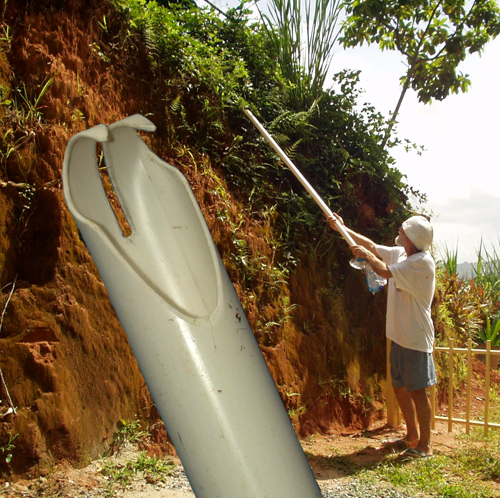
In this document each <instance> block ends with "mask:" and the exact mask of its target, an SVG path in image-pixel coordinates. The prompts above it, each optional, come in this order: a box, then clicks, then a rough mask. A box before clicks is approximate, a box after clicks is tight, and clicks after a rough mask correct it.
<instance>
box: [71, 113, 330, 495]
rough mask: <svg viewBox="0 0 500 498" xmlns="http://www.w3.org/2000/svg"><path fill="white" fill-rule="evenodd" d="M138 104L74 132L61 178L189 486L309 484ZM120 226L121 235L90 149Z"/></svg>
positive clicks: (207, 491)
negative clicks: (117, 207) (104, 174)
mask: <svg viewBox="0 0 500 498" xmlns="http://www.w3.org/2000/svg"><path fill="white" fill-rule="evenodd" d="M138 129H139V130H145V131H154V130H155V129H156V127H155V126H154V125H153V123H151V122H150V121H149V120H148V119H146V118H144V117H143V116H141V115H135V116H130V117H129V118H126V119H123V120H121V121H119V122H117V123H114V124H112V125H110V126H109V127H106V126H105V125H102V124H101V125H98V126H96V127H94V128H91V129H89V130H87V131H84V132H81V133H78V134H77V135H75V136H74V137H73V138H72V139H71V140H70V141H69V143H68V146H67V150H66V154H65V158H64V167H63V188H64V196H65V199H66V203H67V205H68V208H69V210H70V212H71V214H72V215H73V217H74V218H75V220H76V223H77V225H78V228H79V229H80V232H81V234H82V236H83V238H84V240H85V243H86V244H87V247H88V249H89V251H90V253H91V255H92V257H93V259H94V261H95V263H96V265H97V268H98V270H99V274H100V276H101V278H102V281H103V282H104V284H105V286H106V289H107V291H108V294H109V297H110V299H111V302H112V304H113V306H114V308H115V310H116V313H117V316H118V318H119V320H120V323H121V324H122V326H123V328H124V330H125V332H126V334H127V337H128V340H129V342H130V345H131V347H132V350H133V352H134V355H135V357H136V359H137V362H138V364H139V367H140V369H141V372H142V374H143V376H144V379H145V381H146V383H147V386H148V388H149V391H150V393H151V395H152V397H153V399H154V401H155V404H156V406H157V408H158V411H159V413H160V415H161V417H162V419H163V421H164V423H165V426H166V428H167V431H168V434H169V436H170V437H171V439H172V441H173V443H174V445H175V449H176V451H177V453H178V455H179V457H180V459H181V461H182V463H183V466H184V469H185V471H186V475H187V476H188V479H189V481H190V483H191V486H192V488H193V491H194V493H195V495H196V496H197V497H198V498H202V497H206V498H250V497H253V498H265V497H268V498H280V497H283V498H312V497H321V491H320V489H319V487H318V484H317V482H316V480H315V478H314V475H313V473H312V470H311V468H310V466H309V464H308V462H307V459H306V457H305V455H304V452H303V450H302V447H301V446H300V443H299V441H298V438H297V436H296V434H295V432H294V430H293V427H292V425H291V423H290V420H289V418H288V415H287V413H286V410H285V408H284V406H283V403H282V401H281V398H280V397H279V394H278V392H277V390H276V386H275V384H274V382H273V379H272V377H271V375H270V373H269V370H268V368H267V365H266V363H265V361H264V358H263V356H262V353H261V351H260V349H259V347H258V344H257V342H256V340H255V338H254V336H253V333H252V331H251V328H250V326H249V324H248V321H247V319H246V316H245V314H244V312H243V309H242V306H241V303H240V302H239V299H238V297H237V295H236V292H235V290H234V287H233V285H232V283H231V281H230V280H229V277H228V275H227V273H226V270H225V268H224V265H223V264H222V261H221V259H220V257H219V254H218V252H217V249H216V247H215V244H214V242H213V240H212V237H211V235H210V232H209V230H208V227H207V225H206V223H205V220H204V218H203V215H202V213H201V210H200V209H199V206H198V204H197V202H196V199H195V197H194V195H193V193H192V191H191V188H190V187H189V184H188V182H187V180H186V179H185V178H184V176H183V175H182V174H181V173H180V172H179V171H178V170H177V169H176V168H174V167H173V166H171V165H169V164H168V163H166V162H164V161H162V160H160V159H159V158H158V157H157V156H156V155H155V154H154V153H153V152H152V151H151V150H150V149H149V148H148V147H147V146H146V144H145V143H144V142H143V141H142V139H141V138H140V137H139V135H138V134H137V132H136V130H138ZM97 142H102V147H103V153H104V158H105V161H106V166H107V169H108V172H109V176H110V178H111V181H112V183H113V186H114V189H115V192H116V194H117V196H118V199H119V201H120V204H121V207H122V210H123V212H124V214H125V216H126V218H127V222H128V224H129V226H130V228H131V235H129V236H128V237H126V236H124V234H123V233H122V230H121V228H120V225H119V223H118V221H117V219H116V216H115V214H114V212H113V210H112V208H111V206H110V203H109V201H108V199H107V196H106V193H105V191H104V187H103V185H102V181H101V177H100V174H99V171H98V167H97V161H96V144H97Z"/></svg>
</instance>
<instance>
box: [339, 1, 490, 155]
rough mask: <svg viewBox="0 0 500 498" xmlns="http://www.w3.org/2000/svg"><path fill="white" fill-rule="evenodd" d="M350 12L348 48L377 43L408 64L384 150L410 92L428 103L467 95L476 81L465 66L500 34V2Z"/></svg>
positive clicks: (390, 5) (363, 7) (381, 5)
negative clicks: (461, 69) (461, 67)
mask: <svg viewBox="0 0 500 498" xmlns="http://www.w3.org/2000/svg"><path fill="white" fill-rule="evenodd" d="M346 12H347V20H346V22H345V24H344V34H343V36H342V38H341V39H340V41H341V42H342V43H343V44H344V46H345V47H355V46H358V45H362V44H363V43H364V42H367V43H368V44H373V43H376V44H377V45H378V46H379V47H380V49H382V50H397V51H399V52H400V53H401V54H402V55H403V56H404V58H405V60H406V72H405V74H404V75H403V76H402V77H401V82H402V91H401V95H400V97H399V100H398V102H397V105H396V108H395V110H394V112H393V114H392V120H391V123H390V125H389V127H388V129H387V132H386V135H385V137H384V140H383V143H382V146H383V147H385V145H386V143H387V140H388V139H389V137H390V134H391V132H392V128H393V126H394V123H395V121H396V118H397V115H398V113H399V110H400V108H401V104H402V102H403V99H404V97H405V95H406V92H407V91H408V89H409V88H410V87H411V88H413V89H414V90H415V91H416V92H417V95H418V99H419V101H420V102H423V103H428V102H431V101H432V99H436V100H443V99H445V98H446V97H447V96H448V95H449V94H450V93H458V92H460V91H462V92H466V91H467V89H468V87H469V84H470V80H469V78H468V75H464V74H462V73H461V72H459V71H458V66H459V64H460V63H461V62H462V61H464V60H465V58H466V56H467V54H473V53H476V52H479V53H480V52H481V51H482V50H483V48H484V46H485V45H486V44H487V43H488V42H489V41H490V40H491V39H494V38H495V37H496V36H497V35H498V34H499V33H500V9H499V7H498V5H497V2H496V1H495V0H475V1H470V0H469V1H466V0H405V1H401V0H356V1H353V2H350V3H348V4H347V7H346Z"/></svg>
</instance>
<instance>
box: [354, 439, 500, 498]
mask: <svg viewBox="0 0 500 498" xmlns="http://www.w3.org/2000/svg"><path fill="white" fill-rule="evenodd" d="M464 442H465V443H466V444H465V445H464V447H463V448H459V449H456V450H455V451H454V452H453V453H451V454H446V455H445V454H439V453H437V454H436V455H435V456H434V457H433V458H427V459H421V460H414V461H410V462H401V461H399V460H397V458H392V459H388V460H386V461H383V462H381V463H380V464H378V465H377V466H376V467H374V468H370V469H366V468H364V469H363V470H361V471H360V473H359V475H358V477H360V478H361V479H362V480H366V481H367V482H373V481H374V480H381V481H385V482H387V483H389V484H391V485H393V486H394V487H396V488H397V489H399V490H400V491H403V490H404V491H405V492H406V493H410V496H413V494H417V493H418V492H420V493H424V494H425V495H427V496H442V497H447V498H492V497H499V496H500V433H499V432H498V431H494V432H493V431H492V433H491V434H490V436H489V437H488V439H484V438H483V436H482V435H481V432H480V430H477V431H476V432H474V433H473V435H471V436H468V437H465V436H464Z"/></svg>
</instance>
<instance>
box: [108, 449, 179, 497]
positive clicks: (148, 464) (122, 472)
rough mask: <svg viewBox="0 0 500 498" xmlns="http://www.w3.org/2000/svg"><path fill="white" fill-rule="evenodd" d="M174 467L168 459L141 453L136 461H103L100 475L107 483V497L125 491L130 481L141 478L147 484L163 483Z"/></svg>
mask: <svg viewBox="0 0 500 498" xmlns="http://www.w3.org/2000/svg"><path fill="white" fill-rule="evenodd" d="M175 467H176V465H175V464H174V463H173V462H172V460H170V459H169V458H158V457H155V456H152V457H150V456H147V455H146V452H141V453H140V454H139V456H138V457H137V459H135V460H127V461H126V462H124V463H120V462H115V461H110V460H104V462H103V467H102V470H101V473H102V474H103V476H104V477H105V478H106V479H107V481H108V487H107V490H106V494H107V496H115V493H116V491H118V490H120V489H125V488H126V487H127V485H128V484H130V482H131V481H132V479H134V478H136V477H140V476H142V477H143V478H144V479H146V480H147V482H149V483H153V482H165V481H166V479H167V477H168V476H169V475H170V473H171V472H172V470H173V469H174V468H175Z"/></svg>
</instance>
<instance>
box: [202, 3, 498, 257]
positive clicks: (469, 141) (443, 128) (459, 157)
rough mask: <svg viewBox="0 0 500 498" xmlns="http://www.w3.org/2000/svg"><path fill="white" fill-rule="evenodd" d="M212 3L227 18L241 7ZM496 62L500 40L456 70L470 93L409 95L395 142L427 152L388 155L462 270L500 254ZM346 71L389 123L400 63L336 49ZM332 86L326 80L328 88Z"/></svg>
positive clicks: (395, 56)
mask: <svg viewBox="0 0 500 498" xmlns="http://www.w3.org/2000/svg"><path fill="white" fill-rule="evenodd" d="M200 1H201V0H200ZM211 1H212V2H213V3H214V4H216V5H217V6H218V7H219V8H220V9H221V10H223V11H225V10H227V8H228V6H235V5H237V4H238V1H237V0H211ZM249 8H250V9H252V7H251V6H250V7H249ZM252 10H255V9H252ZM499 62H500V37H499V38H497V39H496V40H494V41H492V42H490V43H489V44H488V45H486V47H485V49H484V51H483V53H482V54H481V56H478V55H477V54H474V55H469V56H468V57H467V59H466V60H465V61H464V62H463V63H462V64H461V65H460V66H459V71H461V72H462V73H464V74H468V75H469V79H470V80H471V85H470V87H469V90H468V91H467V92H466V93H459V94H452V95H450V96H448V97H447V98H446V99H445V100H443V101H441V102H439V101H434V102H432V103H431V104H425V105H424V104H421V103H419V102H418V100H417V97H416V92H414V91H413V90H409V91H408V92H407V94H406V96H405V99H404V101H403V106H402V108H401V110H400V113H399V116H398V125H397V132H398V136H399V137H400V138H401V139H409V140H410V141H411V142H412V143H416V144H417V145H421V146H423V147H424V148H425V151H424V152H423V153H422V155H418V154H417V153H416V152H410V153H408V152H406V151H405V150H404V148H403V147H399V148H394V149H391V151H390V152H391V155H392V156H393V157H394V158H395V159H396V165H395V167H396V168H397V169H399V170H400V171H401V172H402V173H403V174H404V175H406V183H407V184H408V185H409V186H411V187H413V188H414V189H416V190H418V191H420V192H422V193H424V194H426V196H427V203H426V204H424V205H423V206H415V208H417V209H418V210H420V211H421V210H422V209H423V210H425V211H426V212H427V213H429V214H431V215H432V223H433V226H434V255H435V257H436V259H437V260H439V259H444V258H445V257H446V252H447V251H448V252H450V253H455V252H456V253H457V258H458V262H459V263H463V262H469V263H473V262H476V261H477V259H478V257H477V256H478V253H479V250H480V248H481V246H482V247H483V255H484V254H485V253H484V251H486V252H487V253H488V254H489V255H495V254H497V255H500V153H499V152H498V146H497V145H498V143H499V142H500V133H499V132H500V124H499V120H500V91H499V90H498V82H499V81H500V64H499ZM343 69H353V70H358V69H359V70H361V74H360V87H361V88H362V89H363V90H364V93H363V95H362V97H361V99H362V101H365V102H369V103H370V104H372V105H373V106H374V107H375V108H376V110H377V111H379V112H381V113H382V114H383V115H384V116H386V117H388V116H389V114H390V111H393V110H394V108H395V106H396V103H397V101H398V98H399V95H400V93H401V87H400V84H399V78H400V77H401V76H402V75H403V74H404V71H405V66H404V64H403V58H402V56H401V55H399V53H397V52H388V51H385V52H381V51H380V50H379V49H378V48H377V47H376V46H371V47H367V46H366V45H365V46H363V47H356V48H353V49H349V50H343V49H342V48H340V47H339V48H338V49H336V50H335V54H334V56H333V60H332V65H331V72H332V74H334V73H336V72H339V71H341V70H343ZM331 83H332V82H331V79H330V81H328V78H327V80H326V82H325V86H326V87H327V88H329V87H331V86H332V85H331Z"/></svg>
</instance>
